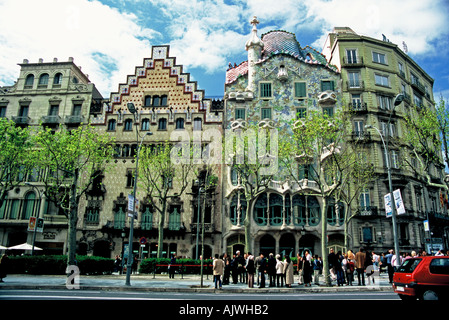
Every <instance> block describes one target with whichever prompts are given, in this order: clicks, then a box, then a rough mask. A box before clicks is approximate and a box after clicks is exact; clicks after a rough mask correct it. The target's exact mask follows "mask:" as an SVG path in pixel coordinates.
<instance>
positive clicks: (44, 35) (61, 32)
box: [0, 0, 449, 97]
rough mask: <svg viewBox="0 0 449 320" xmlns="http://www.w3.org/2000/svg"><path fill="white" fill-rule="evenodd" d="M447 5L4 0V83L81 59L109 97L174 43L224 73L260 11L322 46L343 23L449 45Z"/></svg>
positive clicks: (191, 61)
mask: <svg viewBox="0 0 449 320" xmlns="http://www.w3.org/2000/svg"><path fill="white" fill-rule="evenodd" d="M445 1H446V0H406V1H404V0H378V1H376V2H372V1H371V0H358V1H354V0H309V1H306V0H276V1H272V0H248V1H246V0H233V1H224V0H189V1H186V0H115V1H114V0H110V1H109V2H108V3H109V6H107V5H104V4H101V3H100V2H99V0H92V1H89V0H65V1H60V0H59V1H58V0H40V1H35V0H0V43H2V50H1V51H0V85H8V84H11V83H12V82H13V81H14V80H16V79H17V75H18V71H19V68H18V67H17V65H16V64H17V63H20V62H21V61H22V59H24V58H27V59H29V60H30V61H31V62H36V61H37V60H38V59H39V58H44V60H45V61H52V60H53V57H57V58H58V59H59V60H60V61H64V60H66V59H68V57H74V58H75V63H76V64H77V65H81V66H82V67H83V71H84V72H85V73H87V74H89V75H90V79H91V81H92V82H94V83H95V84H96V86H97V87H98V88H99V90H100V91H101V92H102V93H103V95H104V96H106V97H107V96H108V94H109V92H111V91H117V89H118V84H119V83H122V82H124V81H126V76H127V75H128V74H130V73H133V72H134V68H135V66H138V65H141V64H142V61H143V58H146V57H148V56H149V55H150V46H151V45H152V44H170V46H171V52H170V54H171V56H175V57H176V58H177V63H178V64H182V65H184V66H185V67H186V70H185V71H187V72H189V70H188V69H189V68H201V69H202V70H205V71H206V72H207V73H209V74H210V73H213V72H217V74H218V73H220V74H221V75H223V77H222V78H224V72H225V70H226V68H227V64H228V62H237V63H239V62H241V61H239V59H240V58H242V61H243V60H244V59H245V55H246V52H245V46H244V44H245V41H246V40H247V38H248V36H249V33H250V30H251V26H250V24H249V20H250V19H251V17H252V16H253V15H256V16H257V17H258V18H259V20H260V22H261V23H260V25H259V26H258V29H259V35H261V34H262V33H264V32H267V31H269V30H273V29H283V30H286V31H289V32H293V33H296V34H297V36H298V39H301V41H303V39H304V38H306V39H307V41H310V42H309V43H306V42H307V41H304V43H301V45H303V46H304V45H312V46H313V47H315V48H317V49H318V50H320V49H321V48H322V46H323V43H324V39H325V37H326V36H327V33H328V32H329V31H331V30H332V28H333V27H336V26H349V27H351V28H352V29H353V30H354V31H355V32H357V33H359V34H363V35H367V36H371V37H374V38H378V39H381V37H382V34H385V35H386V36H387V38H389V39H390V40H391V41H392V42H393V43H396V44H398V45H400V46H401V44H402V41H405V42H406V43H407V45H408V49H409V52H410V53H411V54H421V53H429V52H430V53H431V52H432V50H434V51H437V50H440V49H444V50H446V51H447V40H446V41H439V40H441V39H443V40H444V39H445V38H447V35H448V33H449V29H448V28H447V27H446V25H445V23H446V20H447V18H448V5H447V4H444V3H445ZM112 6H115V7H116V8H113V7H112ZM24 8H26V10H24ZM155 28H157V29H158V30H157V31H156V30H154V29H155ZM311 35H312V36H311ZM444 35H445V36H446V37H445V38H444V37H443V36H444ZM155 39H157V40H158V43H150V41H151V42H153V41H154V40H155ZM310 39H311V40H310ZM161 40H162V41H163V43H160V41H161ZM438 41H439V42H438ZM443 42H444V44H443ZM436 43H438V46H436ZM438 47H439V48H438ZM218 77H220V75H218Z"/></svg>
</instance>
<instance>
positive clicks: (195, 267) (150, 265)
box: [139, 258, 212, 274]
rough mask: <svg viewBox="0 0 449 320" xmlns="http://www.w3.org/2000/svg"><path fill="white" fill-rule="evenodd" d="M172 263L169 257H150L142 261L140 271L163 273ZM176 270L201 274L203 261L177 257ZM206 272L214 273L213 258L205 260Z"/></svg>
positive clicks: (204, 270) (204, 271)
mask: <svg viewBox="0 0 449 320" xmlns="http://www.w3.org/2000/svg"><path fill="white" fill-rule="evenodd" d="M169 263H170V259H168V258H160V259H159V258H148V259H145V260H143V261H142V262H141V264H140V268H139V272H140V273H157V274H159V273H163V272H168V267H167V265H168V264H169ZM176 265H181V266H176V267H175V270H176V272H177V273H182V274H200V273H201V261H200V260H195V259H176ZM203 268H204V269H203V273H204V274H212V260H211V259H207V260H204V265H203Z"/></svg>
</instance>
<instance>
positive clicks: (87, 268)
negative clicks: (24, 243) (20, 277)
mask: <svg viewBox="0 0 449 320" xmlns="http://www.w3.org/2000/svg"><path fill="white" fill-rule="evenodd" d="M76 261H77V265H78V267H79V270H80V273H81V274H83V275H87V274H110V273H112V271H113V269H114V260H113V259H108V258H102V257H94V256H77V257H76ZM66 268H67V256H64V255H60V256H16V257H14V256H10V270H9V273H12V274H42V275H59V274H61V275H62V274H65V273H66Z"/></svg>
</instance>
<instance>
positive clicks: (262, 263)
mask: <svg viewBox="0 0 449 320" xmlns="http://www.w3.org/2000/svg"><path fill="white" fill-rule="evenodd" d="M259 257H260V260H259V272H260V285H259V288H265V272H266V270H267V260H266V259H265V257H264V255H263V253H262V252H261V253H260V254H259Z"/></svg>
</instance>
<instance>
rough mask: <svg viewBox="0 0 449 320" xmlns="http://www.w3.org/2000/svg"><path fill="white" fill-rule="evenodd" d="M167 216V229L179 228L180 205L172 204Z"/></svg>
mask: <svg viewBox="0 0 449 320" xmlns="http://www.w3.org/2000/svg"><path fill="white" fill-rule="evenodd" d="M171 209H172V210H171V212H170V214H169V216H168V229H169V230H179V229H180V228H181V206H173V207H172V208H171Z"/></svg>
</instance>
